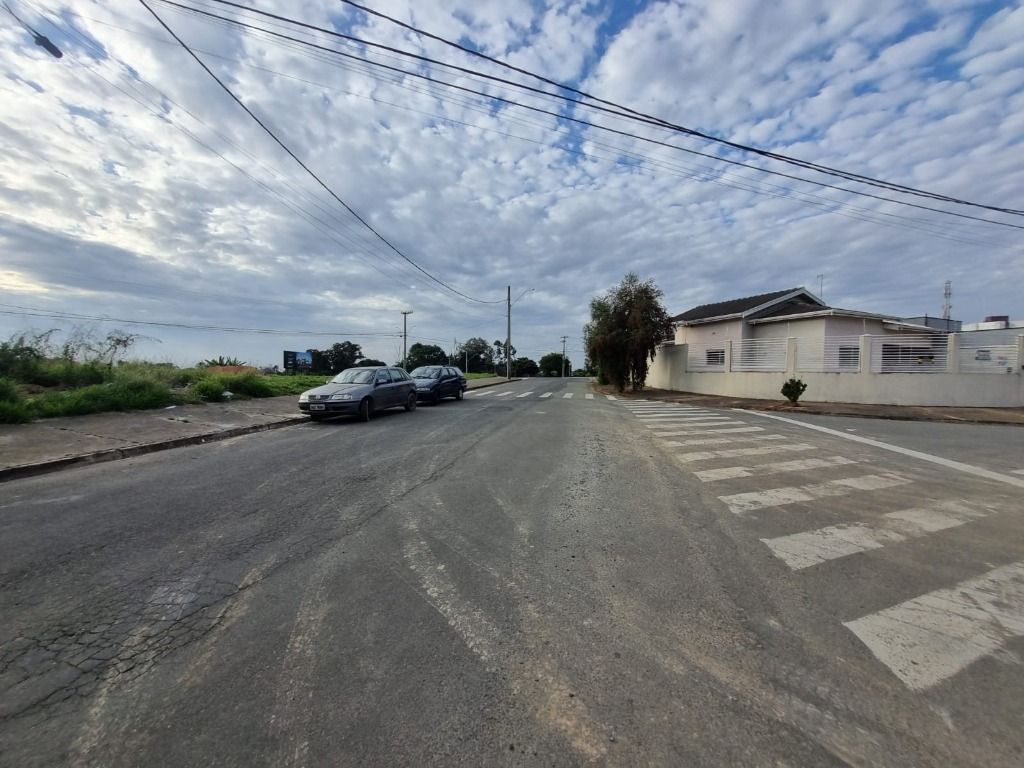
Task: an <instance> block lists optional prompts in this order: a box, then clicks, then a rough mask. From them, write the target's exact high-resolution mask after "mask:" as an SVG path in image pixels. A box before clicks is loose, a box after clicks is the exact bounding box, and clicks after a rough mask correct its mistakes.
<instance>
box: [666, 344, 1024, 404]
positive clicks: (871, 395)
mask: <svg viewBox="0 0 1024 768" xmlns="http://www.w3.org/2000/svg"><path fill="white" fill-rule="evenodd" d="M686 349H687V348H686V346H665V347H662V348H661V349H659V350H658V353H657V355H656V356H655V358H654V361H653V363H652V364H651V367H650V371H649V372H648V375H647V382H646V383H647V386H650V387H655V388H657V389H668V390H675V391H679V392H696V393H700V394H712V395H722V396H725V397H749V398H756V399H766V400H782V399H784V398H783V397H782V394H781V393H780V392H779V390H780V389H781V388H782V384H783V382H784V381H786V379H788V378H789V377H790V376H797V377H798V378H800V379H801V380H803V382H804V383H805V384H807V391H806V392H805V393H804V399H805V400H807V401H812V402H822V403H869V404H876V405H939V406H942V405H945V406H971V407H995V408H1001V407H1021V406H1024V375H1022V372H1021V370H1020V364H1018V367H1017V371H1016V372H1015V373H1003V374H994V373H870V366H869V365H866V364H865V365H862V367H861V368H862V370H861V372H860V373H809V372H804V371H801V372H800V373H796V374H794V373H781V372H779V373H747V372H743V373H741V372H697V371H694V372H688V371H687V370H686ZM865 362H866V361H865ZM1022 363H1024V361H1022ZM792 367H793V366H792V365H790V366H789V368H790V369H792Z"/></svg>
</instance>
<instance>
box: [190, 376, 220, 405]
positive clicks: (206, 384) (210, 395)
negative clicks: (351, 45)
mask: <svg viewBox="0 0 1024 768" xmlns="http://www.w3.org/2000/svg"><path fill="white" fill-rule="evenodd" d="M225 389H227V386H226V382H225V381H224V377H223V376H205V377H203V378H201V379H199V380H198V381H196V382H194V383H193V384H192V392H194V393H195V394H197V395H198V396H199V397H200V398H202V399H203V400H206V401H207V402H209V403H219V402H220V401H221V400H223V399H224V398H223V392H224V390H225Z"/></svg>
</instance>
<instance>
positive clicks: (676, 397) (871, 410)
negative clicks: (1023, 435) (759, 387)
mask: <svg viewBox="0 0 1024 768" xmlns="http://www.w3.org/2000/svg"><path fill="white" fill-rule="evenodd" d="M591 386H592V387H593V388H594V391H595V392H601V393H603V394H607V395H615V396H616V397H618V398H620V399H627V400H637V399H640V400H663V401H666V402H672V403H686V404H687V405H700V406H703V407H705V408H742V409H743V410H749V411H789V412H791V413H809V414H820V415H823V416H856V417H858V418H865V419H895V420H898V421H943V422H950V423H960V424H963V423H967V424H1015V425H1018V426H1024V408H957V407H938V406H923V405H922V406H917V405H862V404H860V403H813V402H805V401H803V400H801V401H800V405H799V406H797V407H793V406H791V405H790V404H789V403H788V402H786V401H785V400H784V399H783V398H782V397H780V398H779V399H778V400H753V399H750V398H737V397H720V396H718V395H699V394H695V393H693V392H673V391H669V390H665V389H650V388H646V387H645V388H644V390H643V391H642V392H632V391H630V390H628V389H627V390H626V391H625V392H624V393H622V394H619V393H618V392H616V391H615V387H610V386H602V385H600V384H596V383H594V384H591Z"/></svg>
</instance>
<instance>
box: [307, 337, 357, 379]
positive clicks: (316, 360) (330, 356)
mask: <svg viewBox="0 0 1024 768" xmlns="http://www.w3.org/2000/svg"><path fill="white" fill-rule="evenodd" d="M306 351H307V352H309V353H311V354H312V355H313V365H312V366H310V373H341V372H342V371H344V370H345V369H346V368H352V367H354V366H355V364H356V362H358V361H359V360H360V359H362V357H363V350H362V348H361V347H360V346H359V345H358V344H354V343H352V342H351V341H342V342H338V343H337V344H332V345H331V348H330V349H307V350H306Z"/></svg>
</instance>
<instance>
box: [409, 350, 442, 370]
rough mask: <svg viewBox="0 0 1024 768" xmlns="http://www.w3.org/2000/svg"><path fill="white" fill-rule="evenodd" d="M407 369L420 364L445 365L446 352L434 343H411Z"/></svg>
mask: <svg viewBox="0 0 1024 768" xmlns="http://www.w3.org/2000/svg"><path fill="white" fill-rule="evenodd" d="M407 354H408V356H409V362H408V369H409V370H410V371H411V370H412V369H413V368H419V367H420V366H421V365H447V364H448V354H447V353H446V352H445V351H444V350H443V349H441V348H440V347H439V346H437V345H436V344H418V343H417V344H413V345H412V346H411V347H409V351H408V353H407Z"/></svg>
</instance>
